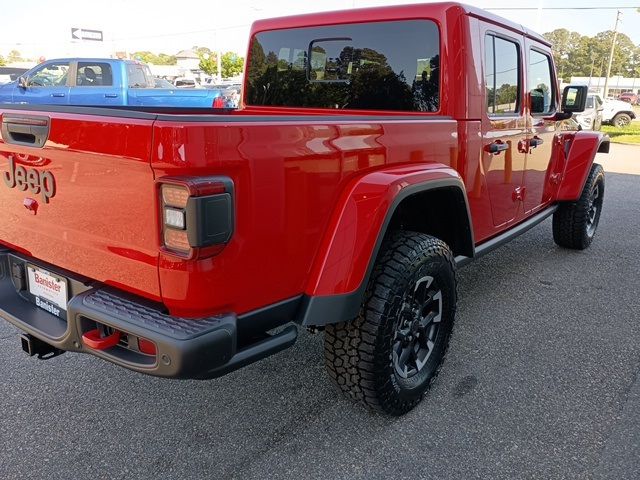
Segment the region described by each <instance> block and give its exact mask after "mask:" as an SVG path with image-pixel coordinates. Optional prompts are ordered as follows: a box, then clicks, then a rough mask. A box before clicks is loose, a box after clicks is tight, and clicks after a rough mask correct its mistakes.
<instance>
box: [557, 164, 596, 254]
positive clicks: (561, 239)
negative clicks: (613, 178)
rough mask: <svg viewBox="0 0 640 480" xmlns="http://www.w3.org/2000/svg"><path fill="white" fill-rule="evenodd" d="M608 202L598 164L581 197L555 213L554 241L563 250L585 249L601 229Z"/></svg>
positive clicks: (589, 177) (592, 170) (591, 173)
mask: <svg viewBox="0 0 640 480" xmlns="http://www.w3.org/2000/svg"><path fill="white" fill-rule="evenodd" d="M603 200H604V170H603V169H602V167H601V166H600V165H598V164H597V163H594V164H593V166H592V167H591V171H590V172H589V176H588V177H587V181H586V182H585V185H584V188H583V189H582V194H581V195H580V198H579V199H578V200H577V201H575V202H567V203H563V204H561V205H560V206H559V207H558V210H556V212H555V213H554V214H553V239H554V240H555V242H556V243H557V244H558V245H560V246H561V247H565V248H572V249H576V250H584V249H585V248H587V247H588V246H589V245H591V242H592V241H593V237H594V236H595V234H596V230H597V229H598V223H599V222H600V214H601V213H602V203H603Z"/></svg>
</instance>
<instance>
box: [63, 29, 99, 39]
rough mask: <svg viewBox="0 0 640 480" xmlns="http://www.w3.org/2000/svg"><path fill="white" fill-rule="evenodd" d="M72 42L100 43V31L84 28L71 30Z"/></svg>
mask: <svg viewBox="0 0 640 480" xmlns="http://www.w3.org/2000/svg"><path fill="white" fill-rule="evenodd" d="M71 39H72V40H90V41H93V42H102V40H103V35H102V30H87V29H86V28H72V29H71Z"/></svg>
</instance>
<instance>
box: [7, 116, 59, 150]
mask: <svg viewBox="0 0 640 480" xmlns="http://www.w3.org/2000/svg"><path fill="white" fill-rule="evenodd" d="M49 124H50V122H49V118H48V117H39V116H4V117H3V119H2V127H1V128H0V134H1V135H2V139H3V140H4V141H5V142H6V143H13V144H15V145H24V146H27V147H37V148H42V147H44V144H45V143H46V142H47V138H48V137H49Z"/></svg>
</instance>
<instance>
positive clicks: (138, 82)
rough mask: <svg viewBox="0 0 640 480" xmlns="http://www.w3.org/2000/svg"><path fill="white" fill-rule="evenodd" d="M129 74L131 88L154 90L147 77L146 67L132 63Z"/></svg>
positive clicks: (129, 66)
mask: <svg viewBox="0 0 640 480" xmlns="http://www.w3.org/2000/svg"><path fill="white" fill-rule="evenodd" d="M127 72H128V73H129V88H152V87H153V85H152V84H151V83H150V82H149V79H148V78H147V76H146V75H145V71H144V66H143V65H136V64H134V63H130V64H128V65H127Z"/></svg>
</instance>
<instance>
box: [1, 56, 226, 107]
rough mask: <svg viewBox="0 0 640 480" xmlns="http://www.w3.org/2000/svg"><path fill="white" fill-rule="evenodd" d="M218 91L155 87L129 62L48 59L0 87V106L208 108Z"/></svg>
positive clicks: (137, 64) (136, 64)
mask: <svg viewBox="0 0 640 480" xmlns="http://www.w3.org/2000/svg"><path fill="white" fill-rule="evenodd" d="M220 95H221V91H220V90H207V89H179V88H155V82H154V78H153V76H152V75H151V70H150V69H149V67H148V66H147V65H145V64H143V63H140V62H135V61H131V60H114V59H104V58H68V59H58V60H49V61H47V62H44V63H41V64H40V65H38V66H36V67H34V68H32V69H31V70H29V71H28V72H26V73H25V74H23V75H22V76H21V77H20V78H18V80H17V81H14V82H11V83H8V84H6V85H3V86H0V104H48V105H91V106H105V105H114V106H126V105H130V106H147V107H190V108H202V107H207V108H211V107H212V106H213V103H214V101H215V99H216V97H218V96H220Z"/></svg>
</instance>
